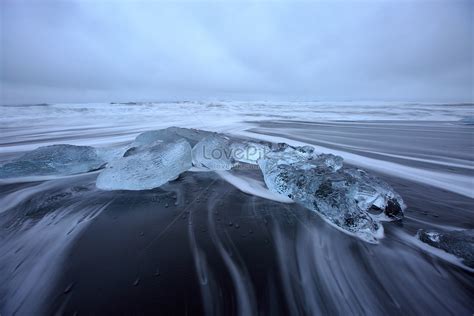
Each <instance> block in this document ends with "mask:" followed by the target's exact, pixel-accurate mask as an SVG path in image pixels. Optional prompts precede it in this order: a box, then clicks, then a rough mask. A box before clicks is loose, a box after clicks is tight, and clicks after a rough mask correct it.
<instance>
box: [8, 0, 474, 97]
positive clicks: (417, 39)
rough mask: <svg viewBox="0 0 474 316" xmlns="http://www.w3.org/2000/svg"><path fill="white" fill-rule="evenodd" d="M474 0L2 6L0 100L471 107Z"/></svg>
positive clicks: (13, 2) (19, 2)
mask: <svg viewBox="0 0 474 316" xmlns="http://www.w3.org/2000/svg"><path fill="white" fill-rule="evenodd" d="M473 3H474V2H473V1H469V0H468V1H464V2H461V1H454V0H443V1H434V0H418V1H417V0H412V1H395V0H393V1H354V0H346V1H323V2H321V1H320V2H316V1H312V2H309V1H305V2H303V1H302V2H295V1H255V2H250V1H248V2H236V1H235V2H232V3H231V4H230V3H229V2H227V1H226V2H224V1H222V2H220V1H202V2H197V1H186V2H185V1H178V2H171V1H169V2H163V1H146V0H142V1H122V2H118V1H93V0H88V1H72V0H65V1H50V0H42V1H33V0H31V1H24V0H1V1H0V6H1V8H0V9H1V103H3V104H9V103H40V102H99V101H134V100H140V101H153V100H156V101H159V100H176V99H178V100H179V99H181V100H183V99H200V100H203V99H204V100H206V99H237V100H295V99H296V100H325V101H326V100H329V101H330V100H335V101H337V100H402V101H439V102H445V101H453V102H459V101H461V102H462V101H472V98H473V96H472V90H473V73H474V65H473V45H474V44H473V43H474V37H473V16H474V5H473Z"/></svg>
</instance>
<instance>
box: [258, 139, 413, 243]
mask: <svg viewBox="0 0 474 316" xmlns="http://www.w3.org/2000/svg"><path fill="white" fill-rule="evenodd" d="M258 164H259V166H260V169H261V170H262V173H263V176H264V180H265V183H266V184H267V186H268V188H269V189H270V190H271V191H273V192H276V193H279V194H284V195H286V196H288V197H290V198H291V199H293V200H294V201H295V202H297V203H300V204H302V205H303V206H305V207H307V208H308V209H310V210H313V211H316V212H318V213H319V214H320V215H322V217H323V218H324V219H326V220H327V221H329V222H330V223H332V224H334V225H336V226H337V227H339V228H341V229H342V230H344V231H346V232H348V233H351V234H354V235H356V236H358V237H360V238H362V239H363V240H365V241H368V242H372V243H375V242H377V238H378V237H379V236H380V234H381V231H382V225H381V224H380V222H379V220H380V219H381V218H380V217H383V218H382V219H386V220H392V219H398V218H401V217H402V215H403V208H404V207H405V206H404V204H403V200H402V199H401V197H400V196H399V195H398V194H397V193H395V192H394V191H393V189H391V188H390V186H389V185H388V184H386V183H384V182H383V181H381V180H379V179H377V178H376V177H374V176H370V175H368V174H367V173H366V172H365V171H363V170H360V169H355V168H346V167H343V164H342V158H341V157H338V156H335V155H331V154H321V155H317V154H315V153H314V151H313V149H312V148H311V147H308V146H305V147H296V148H295V147H291V146H288V147H282V148H281V149H280V150H276V151H272V152H270V153H267V155H266V156H265V158H263V159H260V160H259V161H258ZM374 213H379V214H374Z"/></svg>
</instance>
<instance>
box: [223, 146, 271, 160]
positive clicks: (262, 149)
mask: <svg viewBox="0 0 474 316" xmlns="http://www.w3.org/2000/svg"><path fill="white" fill-rule="evenodd" d="M230 149H231V151H232V157H233V158H234V160H235V161H240V162H245V163H249V164H253V165H256V164H257V161H258V160H259V159H260V158H263V157H265V155H266V153H268V152H270V151H271V149H270V146H269V145H266V144H262V143H257V142H252V141H244V140H243V141H234V142H232V144H231V145H230Z"/></svg>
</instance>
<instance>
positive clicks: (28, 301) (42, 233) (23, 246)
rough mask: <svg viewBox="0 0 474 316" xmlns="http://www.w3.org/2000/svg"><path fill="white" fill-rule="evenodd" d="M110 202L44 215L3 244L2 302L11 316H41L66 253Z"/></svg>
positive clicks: (7, 238) (60, 210) (78, 205)
mask: <svg viewBox="0 0 474 316" xmlns="http://www.w3.org/2000/svg"><path fill="white" fill-rule="evenodd" d="M110 203H111V201H109V202H106V203H100V204H97V205H94V204H92V205H90V206H89V205H88V206H85V205H84V203H82V202H78V203H76V204H73V205H71V206H68V207H64V208H61V209H57V210H55V212H53V213H51V214H47V215H45V216H44V217H43V218H42V219H41V220H39V221H38V222H36V223H34V224H33V225H32V224H31V223H30V222H28V221H26V222H24V223H23V224H21V226H20V227H18V230H16V231H14V232H11V233H9V235H8V236H5V238H4V240H3V241H2V243H1V245H0V254H1V256H2V261H1V264H0V281H1V282H0V283H1V285H0V293H2V296H3V297H5V298H6V297H8V300H6V301H5V300H4V299H0V302H1V305H3V310H4V311H5V312H6V314H8V315H13V314H15V313H17V314H21V315H37V314H41V312H40V311H41V310H42V309H43V305H44V304H45V303H46V302H45V301H44V300H45V299H46V298H47V297H49V291H50V290H51V286H52V285H54V280H55V278H56V277H57V270H58V269H59V267H60V266H61V264H62V262H63V260H64V258H65V256H64V255H65V253H66V250H67V249H68V248H69V246H70V245H71V244H72V242H73V241H74V240H75V238H76V237H77V236H78V235H79V233H80V232H81V231H83V230H84V228H85V227H87V222H90V221H91V220H92V219H94V218H95V217H96V216H97V215H99V214H100V213H101V212H102V211H103V210H104V209H106V208H107V206H108V205H109V204H110Z"/></svg>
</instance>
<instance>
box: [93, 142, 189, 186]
mask: <svg viewBox="0 0 474 316" xmlns="http://www.w3.org/2000/svg"><path fill="white" fill-rule="evenodd" d="M191 161H192V160H191V146H190V145H189V143H188V142H187V141H186V140H184V139H179V140H177V141H174V142H169V143H163V142H160V141H158V142H155V143H152V144H150V145H148V146H142V147H138V148H137V149H134V150H129V151H127V152H126V153H125V155H124V157H122V158H120V159H117V160H114V161H112V162H111V163H109V165H108V166H107V168H106V169H104V170H103V171H102V172H101V173H100V174H99V176H98V177H97V182H96V186H97V187H98V188H99V189H103V190H147V189H153V188H156V187H159V186H161V185H163V184H165V183H166V182H168V181H170V180H173V179H176V178H177V177H178V176H179V175H180V174H181V173H182V172H184V171H186V170H188V169H189V168H191V166H192V163H191Z"/></svg>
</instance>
